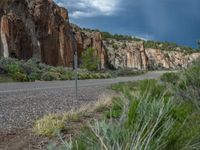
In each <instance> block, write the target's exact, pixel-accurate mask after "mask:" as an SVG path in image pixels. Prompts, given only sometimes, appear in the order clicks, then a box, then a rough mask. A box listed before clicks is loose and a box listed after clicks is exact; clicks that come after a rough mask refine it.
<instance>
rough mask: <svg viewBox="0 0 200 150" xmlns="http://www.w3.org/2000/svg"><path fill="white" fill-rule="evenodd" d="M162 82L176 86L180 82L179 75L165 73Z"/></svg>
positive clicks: (161, 78)
mask: <svg viewBox="0 0 200 150" xmlns="http://www.w3.org/2000/svg"><path fill="white" fill-rule="evenodd" d="M160 80H161V81H162V82H167V83H171V84H173V85H176V84H177V83H178V81H179V75H178V74H177V73H174V72H170V73H165V74H163V75H162V76H161V77H160Z"/></svg>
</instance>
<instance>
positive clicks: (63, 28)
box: [0, 0, 200, 70]
mask: <svg viewBox="0 0 200 150" xmlns="http://www.w3.org/2000/svg"><path fill="white" fill-rule="evenodd" d="M88 47H93V48H95V49H96V55H97V56H98V57H99V60H100V64H99V68H101V69H104V68H105V67H106V66H107V65H108V63H109V65H111V66H113V67H114V68H136V69H142V70H147V69H159V68H163V69H176V68H179V67H185V66H187V65H188V64H189V63H191V62H192V61H194V60H195V59H197V58H198V57H200V53H193V54H184V53H182V52H178V51H163V50H159V49H145V48H144V46H143V42H136V41H133V40H127V41H120V40H119V41H117V40H115V39H108V40H106V41H103V40H102V37H101V33H100V32H96V31H91V30H83V29H81V28H79V27H78V26H76V25H73V24H70V23H69V18H68V12H67V10H66V9H64V8H61V7H59V6H57V5H56V4H55V3H54V2H53V0H1V1H0V56H4V57H15V58H18V59H25V60H28V59H30V58H32V57H37V58H39V59H40V60H41V61H42V62H44V63H46V64H48V65H53V66H60V65H62V66H72V64H73V53H74V50H75V49H77V50H78V56H79V58H81V55H82V53H83V52H84V51H85V50H86V49H87V48H88ZM79 63H81V59H79Z"/></svg>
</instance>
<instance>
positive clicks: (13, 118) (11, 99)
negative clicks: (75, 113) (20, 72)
mask: <svg viewBox="0 0 200 150" xmlns="http://www.w3.org/2000/svg"><path fill="white" fill-rule="evenodd" d="M163 73H165V71H156V72H148V73H146V74H144V75H140V76H135V77H119V78H114V79H99V80H80V81H78V87H79V88H78V92H79V99H78V100H76V98H75V86H74V85H75V82H74V81H51V82H41V81H40V82H33V83H1V84H0V132H5V131H6V132H7V131H8V132H9V131H11V130H15V129H22V128H26V127H28V126H30V125H31V124H32V123H33V122H34V121H35V120H36V119H38V118H40V117H42V116H44V115H45V114H48V113H62V112H66V111H69V110H70V109H72V108H78V107H80V106H81V105H83V104H85V103H87V102H90V101H94V100H97V99H98V98H99V96H101V95H102V94H104V93H106V92H109V90H108V89H107V87H108V86H109V85H111V84H114V83H119V82H128V81H136V80H144V79H152V78H158V77H160V76H161V75H162V74H163Z"/></svg>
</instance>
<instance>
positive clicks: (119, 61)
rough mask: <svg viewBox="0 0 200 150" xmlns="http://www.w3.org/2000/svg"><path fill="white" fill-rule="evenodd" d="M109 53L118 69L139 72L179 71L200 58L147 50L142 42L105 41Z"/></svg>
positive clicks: (174, 52) (113, 65)
mask: <svg viewBox="0 0 200 150" xmlns="http://www.w3.org/2000/svg"><path fill="white" fill-rule="evenodd" d="M104 44H105V46H106V48H107V52H108V62H109V64H110V65H111V66H112V67H113V68H116V69H119V68H132V69H139V70H148V69H153V70H158V69H179V68H183V67H187V66H188V64H190V63H191V62H193V61H194V60H196V59H197V58H200V53H192V54H185V53H183V52H179V51H167V50H166V51H164V50H160V49H150V48H148V49H145V48H144V44H143V42H142V41H140V42H137V41H133V40H132V41H117V40H114V39H109V40H106V41H104Z"/></svg>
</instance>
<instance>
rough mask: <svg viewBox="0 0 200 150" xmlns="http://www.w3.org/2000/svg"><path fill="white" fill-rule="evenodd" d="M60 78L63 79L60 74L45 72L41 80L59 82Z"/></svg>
mask: <svg viewBox="0 0 200 150" xmlns="http://www.w3.org/2000/svg"><path fill="white" fill-rule="evenodd" d="M60 77H61V74H59V73H54V72H44V73H43V74H42V75H41V80H44V81H52V80H59V79H60Z"/></svg>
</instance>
